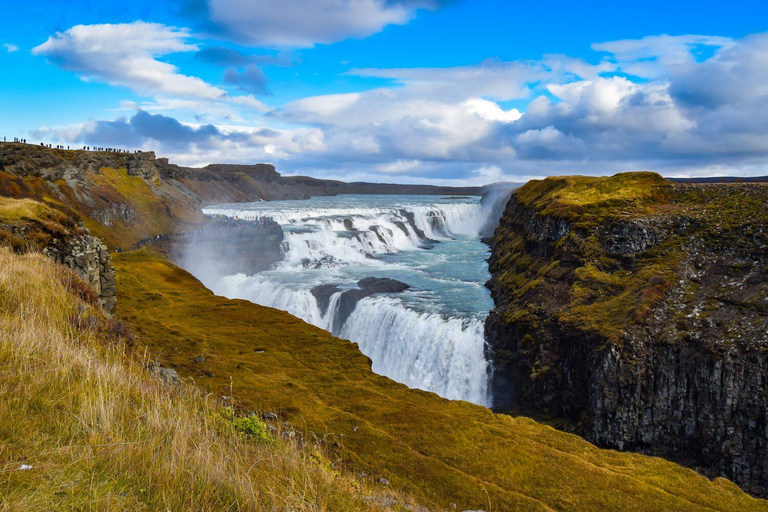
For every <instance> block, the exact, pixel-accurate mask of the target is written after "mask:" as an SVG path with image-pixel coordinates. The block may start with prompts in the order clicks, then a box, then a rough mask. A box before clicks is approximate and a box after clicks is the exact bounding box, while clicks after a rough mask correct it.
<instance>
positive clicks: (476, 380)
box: [203, 196, 490, 405]
mask: <svg viewBox="0 0 768 512" xmlns="http://www.w3.org/2000/svg"><path fill="white" fill-rule="evenodd" d="M449 199H453V200H449ZM350 203H351V204H350ZM486 210H487V208H486V207H485V205H481V203H480V201H478V200H477V198H446V199H442V200H435V199H434V198H421V199H419V200H411V201H407V200H404V199H403V198H398V197H395V196H388V197H383V196H379V197H374V198H357V197H348V198H345V197H343V196H340V197H338V198H324V199H321V198H316V199H314V200H310V201H278V202H273V203H268V202H262V203H252V204H246V205H241V204H238V205H220V206H215V207H208V208H206V209H205V210H204V211H205V213H206V214H209V215H226V216H229V217H237V218H239V219H243V220H248V219H258V218H263V217H271V218H272V219H273V220H274V221H276V222H278V223H279V224H280V225H281V226H282V228H283V232H284V242H283V260H282V261H281V262H280V263H278V264H277V265H276V267H274V268H273V269H272V270H269V271H265V272H260V273H258V274H255V275H251V276H247V275H244V274H236V275H228V276H225V277H221V278H216V279H210V280H208V281H205V280H204V281H203V282H204V283H205V284H206V286H208V287H209V288H211V289H212V290H213V291H214V292H215V293H217V294H220V295H224V296H227V297H231V298H241V299H246V300H250V301H252V302H255V303H258V304H262V305H265V306H270V307H274V308H278V309H282V310H284V311H287V312H289V313H291V314H293V315H294V316H296V317H298V318H301V319H302V320H304V321H306V322H308V323H311V324H313V325H315V326H318V327H320V328H322V329H325V330H327V331H329V332H332V333H333V334H335V335H337V336H339V337H342V338H345V339H348V340H350V341H352V342H355V343H357V344H358V345H359V347H360V350H361V351H362V352H363V353H364V354H366V355H367V356H368V357H370V358H371V360H372V361H373V370H374V371H375V372H377V373H379V374H382V375H385V376H388V377H390V378H392V379H394V380H397V381H398V382H402V383H404V384H406V385H408V386H410V387H414V388H419V389H423V390H427V391H433V392H435V393H438V394H439V395H441V396H443V397H445V398H450V399H461V400H467V401H471V402H474V403H478V404H483V405H487V404H489V403H490V398H489V396H488V394H489V389H488V363H487V361H486V360H485V355H484V349H485V340H484V334H483V325H484V317H485V315H486V314H487V311H488V309H490V307H489V303H490V299H489V298H488V297H487V291H486V290H485V289H484V288H483V287H482V282H484V280H485V279H486V278H487V277H486V275H487V266H485V262H484V258H483V254H484V253H483V252H482V250H484V249H478V248H477V247H479V246H480V244H479V242H477V239H478V234H479V232H480V230H481V229H482V228H483V226H484V225H485V224H486V220H487V215H488V211H486ZM457 239H461V240H464V242H463V243H464V244H468V243H474V244H475V245H473V246H472V248H473V250H474V251H476V252H477V256H473V258H474V259H473V260H472V261H471V262H470V264H471V267H472V268H469V267H468V266H467V265H465V264H463V263H462V261H463V260H461V258H459V260H458V262H452V261H453V260H451V258H456V254H459V255H461V254H462V253H461V251H459V250H456V249H452V250H449V249H450V248H451V247H453V246H450V245H446V244H451V243H454V244H461V243H462V242H459V241H454V240H457ZM466 240H470V242H467V241H466ZM472 240H474V241H475V242H471V241H472ZM476 246H477V247H476ZM455 247H464V246H460V245H456V246H455ZM483 247H484V246H483ZM457 251H458V252H457ZM403 254H413V255H414V257H413V258H414V259H412V260H405V263H403V260H398V259H393V258H397V257H398V255H403ZM473 254H474V253H473ZM446 265H448V267H446ZM451 265H452V266H451ZM420 267H423V268H420ZM471 271H472V272H475V273H476V274H477V277H474V276H475V274H472V273H471ZM380 275H386V276H388V277H395V278H396V279H402V281H404V282H405V283H406V284H409V285H411V284H413V283H418V286H415V287H414V288H413V289H412V290H408V291H405V292H403V293H398V294H386V293H385V294H381V293H378V294H373V295H371V296H365V297H363V298H362V299H359V300H358V299H355V300H358V302H356V304H355V305H354V306H353V307H354V309H353V310H352V311H351V314H350V313H349V311H347V312H346V313H345V314H343V315H342V314H341V313H340V309H341V304H342V303H343V302H344V301H343V300H341V299H342V295H343V293H344V292H345V291H347V290H351V289H357V284H356V283H357V281H358V279H360V278H361V277H365V276H374V277H376V276H380ZM468 275H469V276H470V277H469V278H468V277H467V276H468ZM468 279H473V280H472V281H471V282H469V281H468ZM425 283H426V284H425ZM434 283H438V284H436V285H434V286H439V287H440V290H434V289H430V288H429V287H430V286H431V284H434ZM319 285H324V286H326V287H330V291H329V292H328V293H327V294H326V295H325V296H324V298H323V307H322V309H321V307H320V305H319V304H318V299H317V297H316V296H315V295H314V294H313V292H312V289H313V288H314V287H316V286H319ZM470 299H473V300H475V301H481V302H482V303H483V305H482V307H478V308H476V309H477V311H475V310H473V309H472V307H473V306H472V304H470V305H469V306H467V305H465V304H464V302H470V303H471V302H472V301H471V300H470ZM462 301H464V302H462ZM483 301H487V302H483ZM346 302H347V304H348V303H349V300H347V301H346ZM457 303H458V304H459V306H456V304H457ZM451 305H453V306H454V307H451ZM462 308H463V309H462Z"/></svg>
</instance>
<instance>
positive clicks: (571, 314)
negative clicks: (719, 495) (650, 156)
mask: <svg viewBox="0 0 768 512" xmlns="http://www.w3.org/2000/svg"><path fill="white" fill-rule="evenodd" d="M598 190H599V191H600V193H596V191H598ZM767 212H768V188H765V187H763V186H760V185H707V186H693V185H686V186H681V185H677V186H672V185H671V184H669V183H667V182H664V181H662V180H661V179H660V178H658V177H653V176H649V175H647V174H635V175H618V176H616V177H613V178H603V179H587V178H558V179H547V180H544V181H543V182H533V183H530V184H528V185H526V186H525V187H523V188H522V189H521V190H520V191H518V192H517V193H515V194H514V195H513V196H512V199H511V200H510V202H509V204H508V206H507V209H506V211H505V214H504V216H503V217H502V219H501V223H500V226H499V228H498V229H497V230H496V233H495V235H494V237H493V239H492V256H491V260H490V269H491V273H492V279H491V281H490V282H489V283H488V286H489V288H490V289H491V292H492V295H493V298H494V301H495V303H496V308H495V309H494V310H493V311H492V312H491V314H490V316H489V318H488V320H487V323H486V336H487V340H488V345H489V349H488V356H489V358H490V359H491V360H492V361H493V367H494V373H493V384H492V385H493V392H494V400H495V404H496V406H497V407H499V408H500V409H503V410H512V411H524V412H527V413H531V414H542V415H547V416H555V417H560V418H566V419H568V420H570V421H571V425H572V428H574V429H575V430H576V431H577V432H579V433H581V434H582V435H584V436H585V437H587V438H589V439H590V440H592V441H593V442H595V443H597V444H599V445H601V446H607V447H612V448H617V449H622V450H635V451H642V452H646V453H653V454H656V455H662V456H665V457H668V458H671V459H674V460H676V461H679V462H681V463H685V464H687V465H690V466H692V467H694V468H696V469H699V470H700V471H702V472H704V473H705V474H708V475H711V476H714V475H720V476H725V477H728V478H730V479H732V480H733V481H735V482H736V483H738V484H739V485H741V486H742V487H743V488H744V489H745V490H747V491H749V492H751V493H753V494H756V495H760V496H766V495H768V274H767V273H766V268H767V267H766V265H768V218H766V217H767V215H768V213H767Z"/></svg>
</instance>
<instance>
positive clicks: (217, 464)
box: [0, 248, 405, 511]
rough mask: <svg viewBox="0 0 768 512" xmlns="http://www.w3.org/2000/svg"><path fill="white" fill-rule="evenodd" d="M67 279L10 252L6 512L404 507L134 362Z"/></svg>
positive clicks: (4, 394)
mask: <svg viewBox="0 0 768 512" xmlns="http://www.w3.org/2000/svg"><path fill="white" fill-rule="evenodd" d="M66 272H67V271H66V270H65V269H63V268H62V267H58V266H56V265H53V264H52V263H50V262H49V261H48V260H46V259H44V258H43V257H42V256H40V255H35V254H30V255H25V256H18V255H14V254H12V253H11V252H10V251H9V250H7V249H5V248H0V510H73V509H75V510H143V509H147V510H174V511H175V510H360V509H366V508H387V507H390V508H395V509H398V508H402V507H403V505H404V503H405V501H404V498H403V497H401V496H393V495H388V494H381V493H379V494H375V495H373V494H371V490H370V488H369V487H367V486H366V485H365V484H364V483H361V482H360V481H358V480H356V479H354V478H351V477H350V476H349V475H343V474H340V473H339V472H338V471H336V470H335V469H334V468H333V466H332V465H331V464H330V463H329V462H328V460H327V459H325V458H324V457H323V456H322V454H321V452H320V451H319V450H318V448H317V447H315V446H312V445H307V446H299V444H298V443H296V442H289V441H284V440H282V439H276V440H274V441H272V442H266V443H265V442H254V441H251V440H249V439H248V438H246V437H244V435H243V434H241V433H239V432H238V431H236V430H235V429H234V428H233V426H232V423H231V422H230V421H228V420H227V419H225V418H224V417H223V416H222V415H221V414H220V411H221V409H220V405H219V404H218V403H217V401H216V400H214V399H213V398H212V397H211V396H205V395H203V394H202V392H201V391H200V390H199V389H198V388H197V387H195V386H192V385H189V384H182V385H180V386H170V385H166V384H163V383H162V382H161V381H160V380H158V379H156V378H155V377H153V376H152V375H151V374H150V373H149V372H148V371H147V370H145V369H144V367H143V366H142V365H141V364H138V363H136V362H133V359H134V358H132V357H130V356H129V355H128V354H127V351H128V349H127V348H126V344H125V342H124V341H125V340H124V339H123V338H121V337H120V336H119V335H117V334H115V333H118V332H121V331H120V329H115V325H113V324H111V322H112V321H111V320H109V319H107V318H105V317H104V316H103V314H102V313H101V312H100V310H97V309H94V308H93V307H92V306H90V305H89V304H87V303H85V302H82V301H81V300H80V299H78V298H76V297H75V296H74V295H72V294H71V293H70V292H69V291H68V290H67V288H66V287H65V284H62V283H67V282H68V279H63V278H62V276H63V274H64V273H66Z"/></svg>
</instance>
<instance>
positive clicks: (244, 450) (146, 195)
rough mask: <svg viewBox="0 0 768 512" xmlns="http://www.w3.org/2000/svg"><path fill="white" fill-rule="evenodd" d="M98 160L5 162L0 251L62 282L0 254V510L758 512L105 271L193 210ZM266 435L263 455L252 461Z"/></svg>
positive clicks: (264, 321) (658, 466) (639, 462)
mask: <svg viewBox="0 0 768 512" xmlns="http://www.w3.org/2000/svg"><path fill="white" fill-rule="evenodd" d="M47 151H48V152H49V153H50V152H51V151H50V150H47ZM72 154H73V153H71V152H70V153H67V155H72ZM92 156H93V155H92V154H85V153H84V154H83V155H81V156H78V155H75V157H76V158H83V159H87V158H91V157H92ZM56 158H60V156H56ZM115 158H137V159H138V160H130V161H127V160H126V161H116V162H114V163H112V164H110V165H114V166H115V167H116V168H117V170H114V169H113V168H110V167H104V166H103V165H102V162H101V161H99V162H98V166H99V167H98V169H97V170H95V171H94V170H90V169H87V168H86V167H82V168H81V167H80V164H78V165H77V166H72V168H71V169H74V170H75V171H77V172H80V170H82V169H85V170H84V171H83V172H84V173H85V174H83V175H82V176H79V175H77V174H76V173H75V174H67V173H71V172H73V171H71V169H70V170H65V171H63V174H61V175H58V174H56V173H53V174H50V173H49V172H48V171H45V172H43V171H42V170H40V169H42V168H40V167H30V168H28V169H27V170H20V168H21V167H23V166H22V165H21V164H19V163H16V164H14V165H15V167H13V168H11V167H10V166H9V164H8V160H4V162H5V167H4V169H5V170H4V171H3V172H5V173H6V174H5V175H4V176H0V177H1V178H2V180H0V193H2V195H6V196H13V198H12V197H6V198H4V199H2V201H1V202H0V236H2V237H4V240H6V242H7V243H8V244H9V245H11V246H12V247H13V249H14V250H15V251H16V252H26V251H29V250H33V251H44V252H45V254H48V255H49V256H50V259H52V260H54V261H59V262H60V263H63V264H64V265H66V266H69V267H70V268H71V269H72V271H73V272H74V273H70V272H65V271H64V270H63V269H62V267H61V266H54V265H53V264H51V263H50V262H49V261H47V260H45V259H42V258H40V257H39V256H36V255H33V256H19V255H13V254H10V252H9V251H8V250H7V249H3V250H2V252H0V258H2V266H1V267H0V314H2V322H0V325H2V326H4V327H3V328H4V329H5V331H4V334H3V337H2V344H1V345H0V357H2V359H1V360H0V363H1V364H2V368H0V372H1V373H0V387H1V388H2V389H3V391H4V395H5V396H8V397H14V399H11V400H5V401H3V403H2V404H1V405H0V407H2V408H3V409H0V412H1V413H2V417H3V418H5V419H4V420H0V428H2V435H3V439H7V440H8V442H7V443H4V445H3V447H2V448H0V456H2V460H3V464H4V466H3V468H4V471H3V472H2V473H0V475H2V476H0V492H1V493H2V498H3V500H2V505H0V507H8V509H16V508H22V509H23V508H59V509H68V508H88V507H89V506H91V505H90V504H91V503H92V504H93V505H92V506H93V507H94V508H100V509H103V508H117V509H121V508H123V509H126V510H134V509H136V508H141V507H144V508H149V509H166V508H170V509H172V510H176V509H186V508H191V509H202V510H216V509H223V508H235V509H237V508H244V509H258V508H260V507H261V508H267V509H274V508H278V509H280V508H285V509H293V510H296V509H299V510H301V509H317V510H323V509H324V510H358V509H361V508H365V507H374V508H384V509H387V508H389V509H395V510H398V509H405V510H420V508H419V506H426V507H433V508H436V509H440V510H446V509H447V510H453V509H456V510H465V509H482V510H486V511H490V510H517V509H523V510H549V509H556V510H597V509H600V510H604V509H630V510H631V509H636V510H670V509H674V510H704V509H710V510H711V509H714V510H765V509H766V508H767V506H766V502H764V501H761V500H756V499H754V498H751V497H750V496H748V495H747V494H745V493H744V492H743V491H742V490H740V489H739V488H738V487H736V486H735V485H734V484H732V483H731V482H729V481H727V480H725V479H722V478H718V479H715V480H709V479H707V478H704V477H702V476H701V475H699V474H697V473H696V472H694V471H692V470H690V469H685V468H683V467H681V466H678V465H676V464H674V463H671V462H668V461H665V460H662V459H659V458H653V457H648V456H644V455H639V454H632V453H619V452H615V451H611V450H603V449H599V448H597V447H595V446H594V445H592V444H590V443H588V442H586V441H584V440H583V439H581V438H579V437H577V436H575V435H572V434H567V433H564V432H560V431H558V430H555V429H553V428H551V427H549V426H545V425H542V424H540V423H537V422H536V421H534V420H531V419H528V418H524V417H518V418H513V417H511V416H507V415H499V414H494V413H492V412H491V411H489V410H488V409H486V408H483V407H480V406H476V405H473V404H470V403H466V402H459V401H449V400H445V399H442V398H440V397H438V396H437V395H434V394H432V393H427V392H423V391H418V390H412V389H409V388H407V387H406V386H404V385H401V384H398V383H396V382H394V381H392V380H390V379H388V378H385V377H382V376H379V375H377V374H375V373H373V372H372V371H371V362H370V360H369V359H368V358H366V357H365V356H364V355H363V354H362V353H360V351H359V350H358V348H357V346H356V345H354V344H352V343H350V342H347V341H344V340H341V339H339V338H335V337H333V336H332V335H330V334H329V333H327V332H325V331H322V330H320V329H317V328H315V327H312V326H310V325H308V324H306V323H304V322H302V321H300V320H298V319H296V318H295V317H292V316H291V315H289V314H287V313H284V312H282V311H278V310H274V309H270V308H265V307H261V306H258V305H255V304H252V303H249V302H247V301H242V300H228V299H225V298H222V297H218V296H215V295H213V294H212V293H211V292H210V291H209V290H207V289H206V288H205V287H203V286H202V284H201V283H200V282H198V281H197V280H196V279H195V278H194V277H192V276H191V275H190V274H188V273H187V272H185V271H183V270H181V269H180V268H178V267H176V266H175V265H173V264H172V263H170V262H169V261H168V260H167V259H165V258H164V257H162V256H161V255H159V254H156V253H153V252H151V251H148V250H147V249H141V250H138V251H130V252H122V253H116V252H112V253H111V254H109V253H107V254H106V255H105V256H104V257H103V258H102V254H104V252H105V251H106V249H105V250H104V251H102V250H101V249H100V248H97V247H96V245H95V244H96V243H100V242H98V240H99V238H97V237H101V236H103V237H104V238H105V239H106V240H108V241H109V244H111V246H112V247H116V246H118V247H119V245H117V244H124V243H127V242H130V241H131V240H133V239H134V237H137V236H139V235H144V234H145V233H147V232H150V233H151V232H152V231H151V230H153V229H158V230H159V229H177V226H178V225H179V221H180V218H181V215H180V213H178V212H186V213H185V215H187V214H188V217H187V218H188V219H190V220H189V222H190V224H192V223H193V221H195V219H196V218H197V217H196V216H199V215H200V214H199V211H197V210H196V209H195V208H197V206H195V205H199V203H198V202H196V200H193V199H190V202H189V203H188V204H187V206H185V207H183V208H182V207H181V205H182V203H181V202H179V201H177V200H176V199H178V198H179V197H187V198H192V196H191V195H189V194H188V192H189V189H184V190H186V192H181V190H182V189H181V187H180V185H179V180H178V179H175V178H162V177H161V176H159V175H158V176H155V175H152V176H151V177H149V178H147V177H144V176H137V175H134V174H132V173H136V172H139V171H137V169H138V168H141V162H142V161H143V160H142V159H143V158H144V157H143V156H136V155H123V156H120V155H115ZM120 165H124V166H123V167H120ZM137 166H138V167H137ZM65 167H66V166H65ZM45 169H49V168H47V167H46V168H45ZM267 171H268V170H267ZM222 172H229V170H227V169H225V170H223V171H222ZM70 183H72V185H71V186H70ZM173 194H177V195H173ZM178 194H181V195H178ZM184 194H187V195H184ZM18 196H24V197H25V199H16V198H15V197H18ZM30 197H32V198H36V199H37V201H35V200H32V199H30ZM115 198H118V199H119V200H120V201H126V203H119V204H128V205H129V207H130V208H134V207H135V208H136V210H135V211H136V212H137V216H136V217H133V218H132V220H118V221H111V222H107V223H105V222H102V220H105V219H107V217H99V218H100V219H101V220H98V219H97V217H98V213H96V214H94V212H99V211H115V212H120V211H123V212H125V211H128V210H125V209H122V208H123V207H119V208H115V209H113V210H110V208H112V207H111V206H109V205H114V204H117V203H113V202H112V201H113V200H115ZM96 204H98V205H100V206H98V207H96V208H94V205H96ZM510 204H511V203H510ZM166 205H167V206H168V208H169V209H170V211H171V213H170V214H169V213H168V211H167V210H166V208H165V206H166ZM104 208H106V209H107V210H104ZM139 214H140V215H139ZM126 218H127V217H126ZM161 232H165V231H161ZM144 236H146V235H144ZM81 237H90V238H89V240H90V242H88V244H90V245H88V247H85V248H84V246H83V245H82V244H80V243H74V242H76V241H77V240H79V239H80V238H81ZM70 242H72V243H70ZM59 247H60V248H61V250H58V249H57V251H58V252H57V251H53V250H52V248H53V249H56V248H59ZM100 251H101V252H100ZM57 255H60V256H61V257H60V258H59V257H57ZM81 255H82V256H81ZM89 255H90V256H89ZM107 256H108V257H109V259H107ZM102 261H103V263H102ZM80 262H82V265H80ZM102 268H103V272H104V276H105V277H107V276H108V275H109V273H110V272H113V273H114V275H115V276H116V279H114V281H113V282H114V283H115V287H116V294H117V307H116V309H115V314H114V316H112V317H109V316H105V315H103V314H102V313H101V310H100V308H99V307H97V305H99V304H100V302H99V301H100V300H101V304H102V306H106V303H105V302H104V300H105V299H104V298H102V296H101V295H99V294H98V293H96V290H95V289H94V288H93V287H94V286H95V284H93V283H91V286H88V285H86V284H85V283H83V282H82V281H81V280H80V279H79V278H78V276H80V278H83V279H86V280H87V279H89V278H90V277H91V276H93V275H94V274H96V275H98V276H99V279H101V276H102V274H101V272H102ZM62 272H64V275H66V276H68V277H67V278H66V279H64V280H63V284H62V280H61V279H60V278H59V277H57V276H59V274H61V273H62ZM29 290H32V292H30V291H29ZM102 291H103V290H102ZM61 354H64V355H61ZM81 361H85V363H81ZM158 377H159V378H160V379H158ZM163 380H164V381H165V382H161V381H163ZM229 406H232V407H233V409H232V410H233V411H234V418H233V417H232V415H230V414H229V413H228V412H226V411H227V409H226V407H229ZM222 408H224V410H222ZM30 418H31V419H30ZM235 418H236V419H235ZM245 418H252V419H251V420H246V419H245ZM265 428H266V429H267V430H265ZM272 429H273V430H272ZM243 430H245V431H247V432H250V433H251V434H250V438H248V436H245V438H244V436H243V433H242V431H243ZM265 432H270V434H269V436H272V437H276V438H275V439H274V442H275V443H276V444H272V443H271V442H270V443H267V444H266V445H265V444H264V443H260V442H258V439H262V435H263V434H264V433H265ZM253 437H255V438H256V439H257V441H256V442H255V443H254V439H252V438H253ZM265 461H266V462H265ZM22 464H24V465H30V466H32V469H29V470H21V469H19V468H20V467H21V465H22ZM189 468H194V471H193V472H190V471H189ZM126 498H127V499H126ZM86 500H88V501H86ZM121 500H122V501H121ZM6 504H7V505H6ZM51 504H53V505H51Z"/></svg>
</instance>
